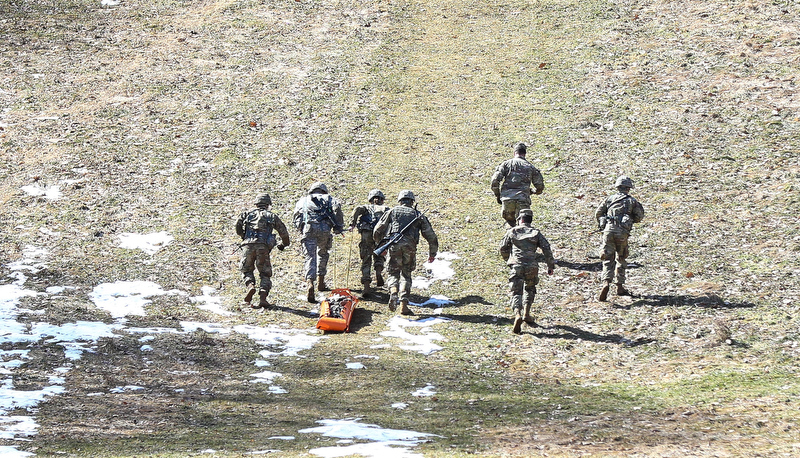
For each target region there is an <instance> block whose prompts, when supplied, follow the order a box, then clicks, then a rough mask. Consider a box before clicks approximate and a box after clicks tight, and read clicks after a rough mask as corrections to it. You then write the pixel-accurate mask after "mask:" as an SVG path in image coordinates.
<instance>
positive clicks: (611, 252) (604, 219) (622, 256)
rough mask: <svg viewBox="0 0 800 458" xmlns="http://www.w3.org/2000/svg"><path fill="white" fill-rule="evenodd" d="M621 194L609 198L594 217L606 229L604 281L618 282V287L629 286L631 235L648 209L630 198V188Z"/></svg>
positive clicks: (623, 188)
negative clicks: (628, 270) (628, 269)
mask: <svg viewBox="0 0 800 458" xmlns="http://www.w3.org/2000/svg"><path fill="white" fill-rule="evenodd" d="M618 189H619V190H620V192H618V193H616V194H614V195H612V196H609V197H607V198H606V199H605V200H604V201H603V202H602V203H601V204H600V206H598V207H597V210H596V211H595V212H594V217H595V219H596V220H597V223H598V225H599V226H600V227H601V229H603V253H602V254H601V255H600V259H602V260H603V273H602V274H601V279H602V280H604V281H607V282H612V281H614V282H615V283H617V284H618V285H622V284H624V283H625V270H626V268H627V266H628V262H627V261H626V259H627V258H628V236H629V235H630V232H631V229H632V228H633V224H634V223H638V222H640V221H641V220H642V219H644V208H643V207H642V204H640V203H639V201H637V200H636V199H635V198H633V197H632V196H630V195H628V193H627V192H624V191H626V190H627V189H629V188H628V187H627V186H620V187H619V188H618Z"/></svg>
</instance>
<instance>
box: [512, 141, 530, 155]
mask: <svg viewBox="0 0 800 458" xmlns="http://www.w3.org/2000/svg"><path fill="white" fill-rule="evenodd" d="M514 153H519V154H522V155H523V156H524V155H525V154H527V153H528V146H527V145H526V144H525V143H522V142H520V143H517V144H516V145H514Z"/></svg>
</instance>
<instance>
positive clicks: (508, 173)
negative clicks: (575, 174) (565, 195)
mask: <svg viewBox="0 0 800 458" xmlns="http://www.w3.org/2000/svg"><path fill="white" fill-rule="evenodd" d="M527 152H528V147H527V146H525V144H524V143H518V144H517V145H516V146H515V147H514V157H513V158H512V159H508V160H507V161H504V162H503V163H502V164H500V165H498V166H497V169H496V170H495V171H494V174H493V175H492V192H494V195H495V197H496V198H497V203H498V204H501V205H502V206H503V219H504V220H506V223H508V226H507V227H509V228H511V227H514V226H516V224H517V216H518V215H519V211H520V210H523V209H526V208H531V193H532V192H533V193H535V194H541V193H542V192H543V191H544V179H543V178H542V174H541V172H539V169H537V168H536V167H534V166H533V164H531V163H530V162H528V161H527V160H526V159H525V155H526V154H527ZM501 182H502V183H501ZM531 186H533V188H534V189H535V191H532V190H531Z"/></svg>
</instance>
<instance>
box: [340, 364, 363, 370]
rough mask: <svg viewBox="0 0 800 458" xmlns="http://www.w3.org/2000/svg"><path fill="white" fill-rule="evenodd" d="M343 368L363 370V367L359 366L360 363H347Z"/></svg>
mask: <svg viewBox="0 0 800 458" xmlns="http://www.w3.org/2000/svg"><path fill="white" fill-rule="evenodd" d="M345 366H346V367H347V368H348V369H363V368H364V365H363V364H361V363H347V364H345Z"/></svg>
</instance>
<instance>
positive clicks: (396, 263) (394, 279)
mask: <svg viewBox="0 0 800 458" xmlns="http://www.w3.org/2000/svg"><path fill="white" fill-rule="evenodd" d="M397 201H398V202H399V203H400V205H398V206H396V207H394V208H392V209H391V210H389V211H387V212H386V213H384V214H383V216H382V217H381V219H380V221H378V224H376V225H375V230H374V231H373V237H374V239H375V242H376V243H378V242H380V241H381V240H384V239H388V238H390V237H392V236H393V235H394V234H398V233H400V234H401V237H400V238H399V240H398V241H397V243H395V244H393V245H391V246H390V247H389V249H388V251H389V260H388V262H387V266H386V273H387V274H388V276H389V283H388V286H389V310H390V311H392V312H394V311H395V310H397V304H398V301H399V303H400V307H401V308H400V313H401V314H403V315H413V313H412V312H411V310H410V309H409V308H408V296H409V294H411V272H413V271H414V269H415V268H416V264H417V244H418V243H419V235H420V233H421V234H422V236H423V237H425V240H426V241H427V242H428V262H433V260H434V258H436V253H437V252H438V251H439V239H438V238H437V237H436V233H435V232H434V231H433V228H432V227H431V223H430V221H428V218H426V217H425V215H422V214H420V212H418V211H417V210H416V209H414V207H413V205H414V201H415V198H414V193H413V192H411V191H407V190H406V191H400V194H399V195H398V196H397Z"/></svg>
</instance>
